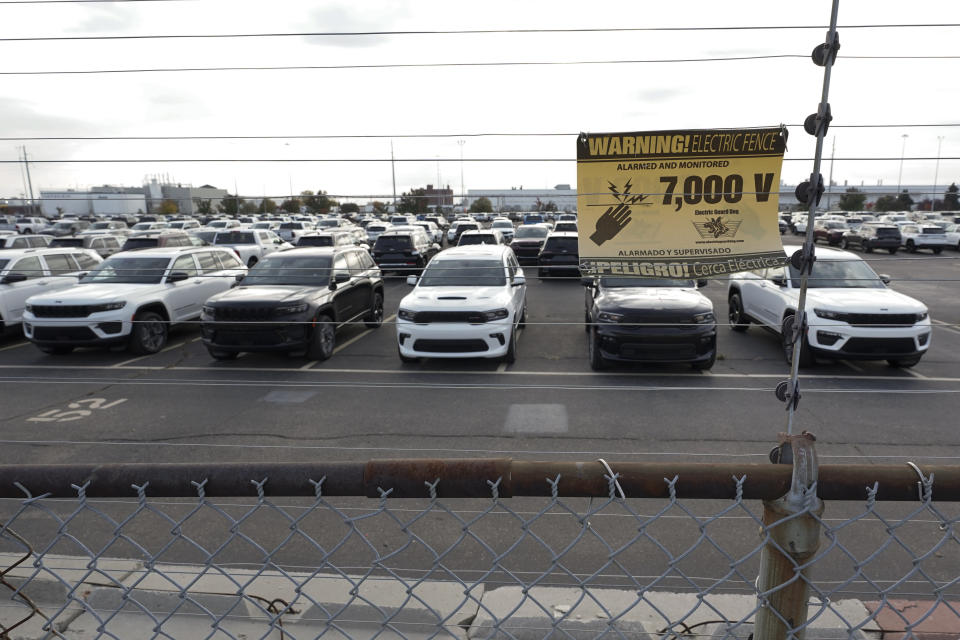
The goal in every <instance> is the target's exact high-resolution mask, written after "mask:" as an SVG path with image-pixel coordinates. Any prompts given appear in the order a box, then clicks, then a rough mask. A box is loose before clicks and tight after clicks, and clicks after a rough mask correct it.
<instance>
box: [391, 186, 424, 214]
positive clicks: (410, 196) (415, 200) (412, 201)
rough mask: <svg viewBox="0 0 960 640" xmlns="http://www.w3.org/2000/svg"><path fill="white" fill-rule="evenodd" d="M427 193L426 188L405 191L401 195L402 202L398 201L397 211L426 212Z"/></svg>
mask: <svg viewBox="0 0 960 640" xmlns="http://www.w3.org/2000/svg"><path fill="white" fill-rule="evenodd" d="M426 195H427V190H426V189H411V190H410V193H404V194H403V195H402V196H400V202H398V203H397V211H398V212H400V213H426V212H427V198H426Z"/></svg>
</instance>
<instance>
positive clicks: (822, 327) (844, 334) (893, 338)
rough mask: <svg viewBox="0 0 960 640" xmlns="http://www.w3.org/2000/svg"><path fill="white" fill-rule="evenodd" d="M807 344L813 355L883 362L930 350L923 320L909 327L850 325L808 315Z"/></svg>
mask: <svg viewBox="0 0 960 640" xmlns="http://www.w3.org/2000/svg"><path fill="white" fill-rule="evenodd" d="M808 317H809V321H808V322H809V323H810V325H811V326H810V327H808V329H807V342H808V344H809V345H810V350H811V352H812V353H813V354H815V355H817V356H819V357H823V358H837V359H842V360H886V359H888V358H912V357H915V356H920V355H923V354H924V353H926V352H927V349H929V348H930V340H931V328H930V319H929V318H927V319H926V320H923V321H921V322H918V323H916V324H915V325H912V326H909V327H878V326H854V325H850V324H848V323H846V322H840V321H836V320H828V319H826V318H820V317H818V316H816V315H814V314H810V315H809V316H808Z"/></svg>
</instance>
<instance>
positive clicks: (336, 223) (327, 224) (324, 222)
mask: <svg viewBox="0 0 960 640" xmlns="http://www.w3.org/2000/svg"><path fill="white" fill-rule="evenodd" d="M339 226H340V221H339V220H332V219H329V218H328V219H327V220H320V221H319V222H317V227H322V228H324V229H326V228H329V227H339Z"/></svg>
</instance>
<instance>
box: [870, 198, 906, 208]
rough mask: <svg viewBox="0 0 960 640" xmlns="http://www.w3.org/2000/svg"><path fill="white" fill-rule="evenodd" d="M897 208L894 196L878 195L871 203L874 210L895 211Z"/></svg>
mask: <svg viewBox="0 0 960 640" xmlns="http://www.w3.org/2000/svg"><path fill="white" fill-rule="evenodd" d="M899 208H900V207H899V206H898V205H897V199H896V198H895V197H894V196H880V197H879V198H877V201H876V202H875V203H874V204H873V210H874V211H897V210H898V209H899Z"/></svg>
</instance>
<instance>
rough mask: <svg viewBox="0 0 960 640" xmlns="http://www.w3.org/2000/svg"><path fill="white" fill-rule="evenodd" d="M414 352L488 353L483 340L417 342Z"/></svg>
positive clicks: (414, 345)
mask: <svg viewBox="0 0 960 640" xmlns="http://www.w3.org/2000/svg"><path fill="white" fill-rule="evenodd" d="M413 350H414V351H421V352H426V353H477V352H480V351H488V350H489V349H488V348H487V343H486V342H484V341H483V340H417V341H416V342H414V343H413Z"/></svg>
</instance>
